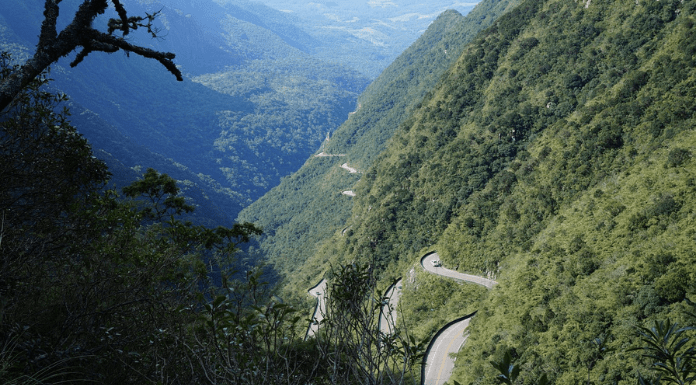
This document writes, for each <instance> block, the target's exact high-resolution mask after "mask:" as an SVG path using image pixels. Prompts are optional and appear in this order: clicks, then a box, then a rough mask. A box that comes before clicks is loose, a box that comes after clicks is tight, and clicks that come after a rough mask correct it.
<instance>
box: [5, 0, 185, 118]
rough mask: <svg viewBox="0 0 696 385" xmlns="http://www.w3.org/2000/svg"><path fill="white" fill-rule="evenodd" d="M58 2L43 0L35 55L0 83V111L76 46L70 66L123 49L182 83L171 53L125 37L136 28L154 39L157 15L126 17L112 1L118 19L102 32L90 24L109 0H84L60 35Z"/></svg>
mask: <svg viewBox="0 0 696 385" xmlns="http://www.w3.org/2000/svg"><path fill="white" fill-rule="evenodd" d="M60 2H61V0H46V2H45V6H44V21H43V24H42V26H41V34H40V35H39V43H38V44H37V46H36V52H35V53H34V56H33V57H31V58H30V59H29V60H27V62H26V63H24V64H23V65H22V66H21V67H20V68H19V69H18V70H17V71H15V72H14V73H13V74H12V75H11V76H8V77H7V78H5V79H4V80H3V82H2V83H0V111H2V110H4V109H5V108H6V107H7V106H8V105H10V103H12V100H13V99H14V98H15V97H16V96H17V94H18V93H19V91H20V90H22V89H23V88H24V87H26V86H27V85H28V84H29V82H31V81H32V80H33V79H34V78H36V77H37V76H38V75H39V74H40V73H41V72H42V71H43V70H45V69H46V68H48V66H50V65H51V64H52V63H54V62H56V61H58V59H60V58H61V57H64V56H67V55H69V54H70V53H71V52H73V51H75V50H77V49H78V48H79V47H81V50H80V52H79V53H78V54H77V57H76V58H75V60H74V61H73V62H72V63H70V66H71V67H75V66H76V65H78V64H79V63H80V62H82V60H84V58H85V57H87V55H89V54H90V53H92V52H94V51H100V52H107V53H112V52H116V51H118V50H123V51H125V52H127V53H130V52H133V53H135V54H137V55H140V56H143V57H146V58H149V59H155V60H157V61H159V62H160V63H162V65H164V67H165V68H167V70H168V71H169V72H171V73H172V74H174V76H176V79H177V80H179V81H182V80H183V76H182V75H181V71H179V70H178V69H177V68H176V65H175V64H174V62H173V59H174V57H175V55H174V54H173V53H170V52H160V51H155V50H152V49H149V48H145V47H140V46H137V45H134V44H131V43H129V42H128V41H126V40H125V38H124V37H125V36H126V35H128V34H129V33H130V31H131V30H134V29H138V28H146V29H147V31H148V33H150V34H151V35H152V36H153V37H157V32H156V30H155V29H154V28H153V22H154V20H155V18H156V16H157V13H154V14H148V15H146V16H145V17H140V16H136V17H129V16H128V14H127V12H126V9H125V8H124V7H123V5H122V4H121V2H120V0H111V3H112V4H113V5H114V6H115V8H116V11H117V13H118V15H119V18H118V19H111V20H109V29H108V32H102V31H99V30H96V29H94V28H93V27H92V23H93V22H94V19H96V18H97V16H99V15H102V14H103V13H104V12H105V11H106V9H107V8H108V6H109V1H107V0H84V1H83V3H82V5H81V6H80V8H79V9H78V10H77V12H76V13H75V17H74V18H73V20H72V22H71V23H70V24H69V25H68V26H67V27H66V28H65V29H64V30H62V31H60V33H59V32H58V31H57V29H56V20H57V19H58V15H59V13H60V7H59V4H60ZM118 32H120V34H121V36H117V35H116V33H118Z"/></svg>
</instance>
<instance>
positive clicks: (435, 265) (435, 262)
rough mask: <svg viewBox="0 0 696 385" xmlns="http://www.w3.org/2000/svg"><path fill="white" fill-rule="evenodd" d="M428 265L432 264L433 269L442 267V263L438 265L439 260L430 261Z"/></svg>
mask: <svg viewBox="0 0 696 385" xmlns="http://www.w3.org/2000/svg"><path fill="white" fill-rule="evenodd" d="M430 263H432V264H433V266H434V267H440V266H442V263H440V260H439V259H433V260H432V261H430Z"/></svg>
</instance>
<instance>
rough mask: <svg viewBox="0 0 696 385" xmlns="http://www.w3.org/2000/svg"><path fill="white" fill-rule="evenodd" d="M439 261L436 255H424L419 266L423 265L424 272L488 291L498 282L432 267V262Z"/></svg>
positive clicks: (440, 267)
mask: <svg viewBox="0 0 696 385" xmlns="http://www.w3.org/2000/svg"><path fill="white" fill-rule="evenodd" d="M439 260H440V256H439V255H437V253H430V254H426V256H425V257H423V259H421V264H422V265H423V268H424V269H425V270H427V271H429V272H431V273H434V274H437V275H441V276H443V277H449V278H453V279H458V280H460V281H466V282H471V283H475V284H478V285H481V286H485V287H487V288H489V289H492V288H493V286H495V285H497V284H498V282H496V281H494V280H492V279H487V278H483V277H479V276H477V275H471V274H463V273H459V272H456V271H454V270H450V269H445V268H444V267H442V266H434V265H433V261H439Z"/></svg>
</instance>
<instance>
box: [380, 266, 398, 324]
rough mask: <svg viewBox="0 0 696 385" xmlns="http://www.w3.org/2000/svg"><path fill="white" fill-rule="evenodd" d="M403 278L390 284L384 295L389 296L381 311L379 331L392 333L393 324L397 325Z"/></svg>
mask: <svg viewBox="0 0 696 385" xmlns="http://www.w3.org/2000/svg"><path fill="white" fill-rule="evenodd" d="M401 289H402V286H401V279H399V280H398V281H396V282H395V283H394V284H392V285H391V286H389V288H388V289H387V291H386V292H385V293H384V297H385V298H388V302H387V303H386V304H384V305H382V311H381V312H380V313H379V331H381V332H382V333H384V334H392V332H393V331H394V330H393V325H396V313H397V312H396V306H397V305H398V304H399V299H400V298H401Z"/></svg>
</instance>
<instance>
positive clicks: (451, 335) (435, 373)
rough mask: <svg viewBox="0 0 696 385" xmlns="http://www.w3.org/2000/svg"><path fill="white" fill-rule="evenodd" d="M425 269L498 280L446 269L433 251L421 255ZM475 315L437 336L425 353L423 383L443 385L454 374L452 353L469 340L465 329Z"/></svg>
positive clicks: (488, 281) (488, 282)
mask: <svg viewBox="0 0 696 385" xmlns="http://www.w3.org/2000/svg"><path fill="white" fill-rule="evenodd" d="M421 265H423V268H424V269H425V270H427V271H429V272H431V273H433V274H438V275H441V276H443V277H448V278H452V279H455V280H458V281H464V282H471V283H475V284H477V285H481V286H485V287H486V288H488V289H491V288H493V286H495V285H497V284H498V282H496V281H493V280H491V279H486V278H483V277H479V276H477V275H471V274H463V273H458V272H456V271H454V270H449V269H445V268H444V267H442V266H441V262H440V256H439V255H437V253H435V252H433V253H430V254H426V255H425V256H424V257H423V258H421ZM471 317H473V314H471V315H468V316H466V317H463V318H460V319H458V320H455V321H453V322H451V323H449V324H447V325H446V326H445V327H444V328H442V329H440V331H439V332H438V333H437V334H436V335H435V337H434V338H433V340H432V341H430V345H429V346H428V350H427V351H426V356H425V365H424V366H423V370H422V372H421V383H422V384H423V385H442V384H444V383H445V381H447V380H448V379H449V378H450V376H451V375H452V370H453V369H454V358H452V357H451V356H450V354H454V353H457V352H458V351H459V349H460V348H461V347H462V345H464V342H466V338H467V336H466V335H464V331H465V330H466V328H467V327H468V326H469V321H470V320H471Z"/></svg>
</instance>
